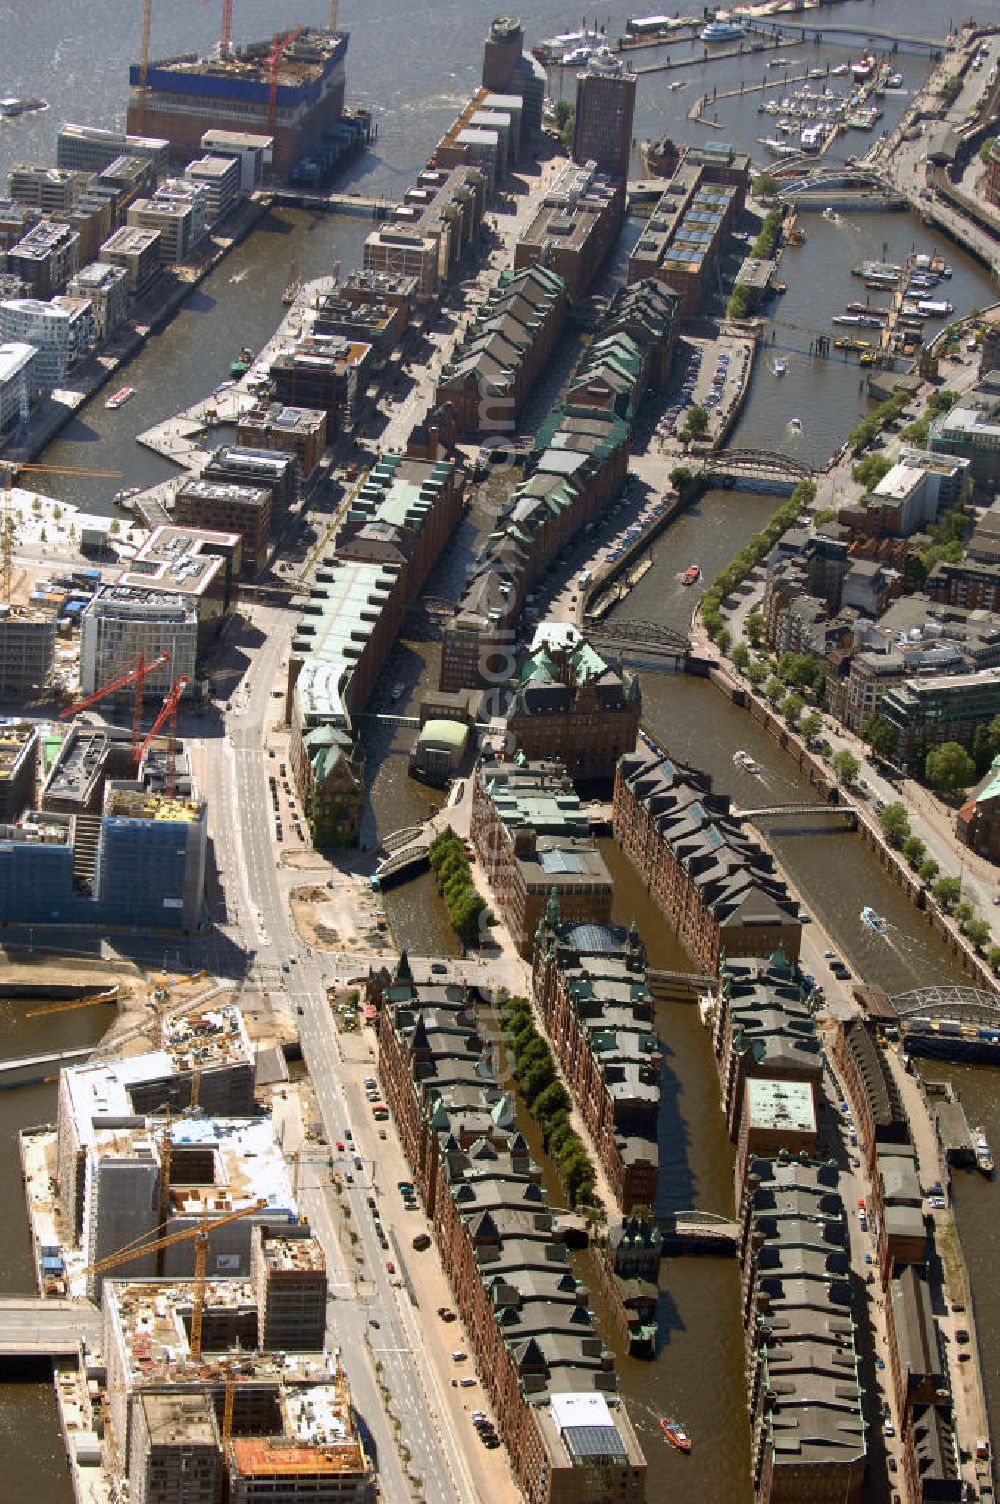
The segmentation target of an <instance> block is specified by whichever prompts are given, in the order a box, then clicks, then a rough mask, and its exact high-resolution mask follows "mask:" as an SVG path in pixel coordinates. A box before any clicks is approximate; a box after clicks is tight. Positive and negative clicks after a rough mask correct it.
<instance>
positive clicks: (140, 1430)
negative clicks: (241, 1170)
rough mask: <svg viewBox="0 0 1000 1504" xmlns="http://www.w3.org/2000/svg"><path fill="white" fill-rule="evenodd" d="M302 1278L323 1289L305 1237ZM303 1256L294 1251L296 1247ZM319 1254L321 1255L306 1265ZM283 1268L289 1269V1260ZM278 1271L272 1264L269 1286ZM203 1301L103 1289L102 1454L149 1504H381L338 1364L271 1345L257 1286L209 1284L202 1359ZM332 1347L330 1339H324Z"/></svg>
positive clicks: (154, 1288) (158, 1284)
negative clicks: (195, 1334) (196, 1345)
mask: <svg viewBox="0 0 1000 1504" xmlns="http://www.w3.org/2000/svg"><path fill="white" fill-rule="evenodd" d="M256 1236H257V1240H258V1244H259V1243H260V1241H261V1239H262V1237H266V1239H267V1241H268V1242H269V1243H271V1244H275V1243H276V1241H278V1240H280V1239H281V1238H283V1237H287V1238H288V1239H289V1240H293V1241H294V1244H295V1247H296V1248H297V1249H298V1254H299V1257H300V1259H301V1262H302V1270H301V1277H302V1278H303V1279H304V1280H305V1282H306V1283H308V1284H312V1283H314V1282H315V1275H316V1271H318V1274H319V1278H320V1280H321V1281H322V1283H323V1302H322V1306H323V1307H325V1301H326V1289H325V1271H324V1270H323V1264H322V1253H321V1252H320V1250H319V1249H318V1247H317V1246H316V1245H315V1243H314V1241H313V1240H312V1239H311V1237H309V1235H308V1233H307V1234H306V1235H305V1237H304V1238H303V1236H302V1235H301V1230H300V1229H287V1230H282V1232H279V1233H277V1234H276V1233H274V1232H271V1233H269V1234H263V1233H262V1232H258V1233H257V1235H256ZM290 1251H293V1250H290ZM309 1253H311V1254H312V1257H311V1258H310V1257H307V1256H306V1255H307V1254H309ZM280 1262H281V1260H280V1259H279V1263H280ZM271 1272H272V1266H271V1265H268V1266H267V1267H265V1269H264V1272H263V1275H262V1278H263V1279H264V1281H265V1282H266V1280H267V1278H268V1277H269V1274H270V1273H271ZM194 1298H195V1292H194V1290H193V1288H192V1286H191V1284H190V1283H186V1282H183V1281H170V1280H134V1281H133V1280H128V1281H118V1280H111V1281H109V1282H108V1283H107V1284H105V1287H104V1294H103V1302H102V1304H103V1314H104V1357H105V1361H106V1372H107V1390H106V1394H107V1411H106V1415H107V1426H106V1429H105V1434H104V1443H105V1446H104V1456H105V1459H106V1461H107V1462H108V1463H109V1464H112V1465H114V1467H115V1470H116V1473H117V1475H118V1476H119V1477H124V1478H127V1480H128V1489H129V1497H130V1498H131V1499H132V1500H138V1501H142V1504H178V1501H181V1500H183V1501H185V1504H221V1501H222V1500H223V1499H224V1498H227V1499H228V1500H229V1504H300V1501H302V1504H305V1501H308V1504H374V1500H375V1496H376V1492H377V1490H376V1479H375V1473H374V1469H373V1466H372V1462H371V1460H370V1459H369V1457H368V1456H367V1454H366V1452H365V1448H364V1444H363V1442H362V1440H361V1436H360V1434H359V1431H358V1426H357V1419H356V1416H355V1413H354V1408H353V1405H352V1404H351V1397H350V1393H349V1391H348V1387H347V1381H346V1378H345V1376H344V1371H343V1369H342V1368H341V1366H340V1362H339V1358H338V1356H337V1355H335V1354H332V1353H329V1352H324V1351H323V1349H322V1346H321V1345H320V1346H318V1347H317V1348H315V1349H313V1350H312V1351H311V1352H308V1353H300V1354H292V1353H291V1352H289V1351H288V1350H287V1349H279V1348H277V1346H276V1344H275V1343H273V1342H272V1341H269V1340H268V1338H267V1336H266V1334H265V1332H264V1329H263V1322H262V1316H261V1310H260V1303H259V1302H260V1292H259V1290H258V1291H256V1292H255V1290H254V1288H253V1285H252V1283H251V1281H249V1280H241V1279H225V1280H219V1279H213V1280H209V1281H207V1284H206V1287H205V1291H204V1300H203V1327H202V1341H201V1351H200V1352H197V1353H196V1352H195V1351H194V1350H193V1349H192V1343H191V1318H192V1307H193V1301H194ZM316 1335H317V1336H318V1337H319V1339H320V1343H322V1329H321V1328H320V1330H319V1331H318V1332H317V1333H316Z"/></svg>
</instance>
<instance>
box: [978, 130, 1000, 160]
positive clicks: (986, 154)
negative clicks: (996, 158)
mask: <svg viewBox="0 0 1000 1504" xmlns="http://www.w3.org/2000/svg"><path fill="white" fill-rule="evenodd" d="M996 139H997V138H996V136H987V137H986V140H985V141H984V142H983V144H982V146H981V147H980V148H979V160H980V162H988V161H989V160H990V152H991V151H992V150H993V143H994V141H995V140H996Z"/></svg>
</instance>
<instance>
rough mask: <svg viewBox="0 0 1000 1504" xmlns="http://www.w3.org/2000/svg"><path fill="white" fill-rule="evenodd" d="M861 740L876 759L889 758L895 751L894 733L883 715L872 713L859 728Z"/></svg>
mask: <svg viewBox="0 0 1000 1504" xmlns="http://www.w3.org/2000/svg"><path fill="white" fill-rule="evenodd" d="M861 739H862V741H865V742H867V743H868V745H869V747H871V749H872V751H873V752H874V753H875V756H876V757H891V756H892V754H893V753H894V752H895V750H896V733H895V731H894V730H893V728H892V725H891V723H890V722H889V721H887V720H886V718H885V716H884V715H878V714H877V713H875V712H873V713H872V714H871V715H870V716H869V717H868V719H867V720H866V721H865V723H864V725H863V726H862V728H861Z"/></svg>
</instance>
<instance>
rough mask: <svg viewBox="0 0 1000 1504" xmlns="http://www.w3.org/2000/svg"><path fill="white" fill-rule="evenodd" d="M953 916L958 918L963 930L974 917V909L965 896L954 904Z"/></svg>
mask: <svg viewBox="0 0 1000 1504" xmlns="http://www.w3.org/2000/svg"><path fill="white" fill-rule="evenodd" d="M954 917H955V918H956V919H957V920H958V922H959V925H960V926H961V928H962V929H963V930H964V929H965V926H966V925H967V924H970V923H971V922H972V920H973V919H975V917H976V911H975V909H974V908H973V906H972V904H971V903H970V902H969V900H968V899H967V898H963V899H962V900H961V901H960V902H959V903H957V904H956V905H955V908H954Z"/></svg>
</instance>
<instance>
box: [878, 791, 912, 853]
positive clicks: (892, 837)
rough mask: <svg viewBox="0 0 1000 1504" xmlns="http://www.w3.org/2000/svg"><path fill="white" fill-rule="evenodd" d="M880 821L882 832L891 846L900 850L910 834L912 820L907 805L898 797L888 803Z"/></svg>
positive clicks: (880, 816)
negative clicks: (910, 820) (909, 817)
mask: <svg viewBox="0 0 1000 1504" xmlns="http://www.w3.org/2000/svg"><path fill="white" fill-rule="evenodd" d="M879 823H880V825H881V826H882V834H883V835H884V836H885V838H886V840H887V841H888V842H889V845H890V846H895V847H896V849H897V850H898V849H899V847H900V846H902V844H903V842H904V841H905V840H906V838H907V836H908V835H909V834H910V822H909V819H908V818H907V814H906V805H905V804H901V803H900V802H899V800H898V799H897V800H896V801H895V802H894V803H892V804H887V805H886V807H885V809H884V810H883V811H882V813H881V814H880V815H879Z"/></svg>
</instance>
